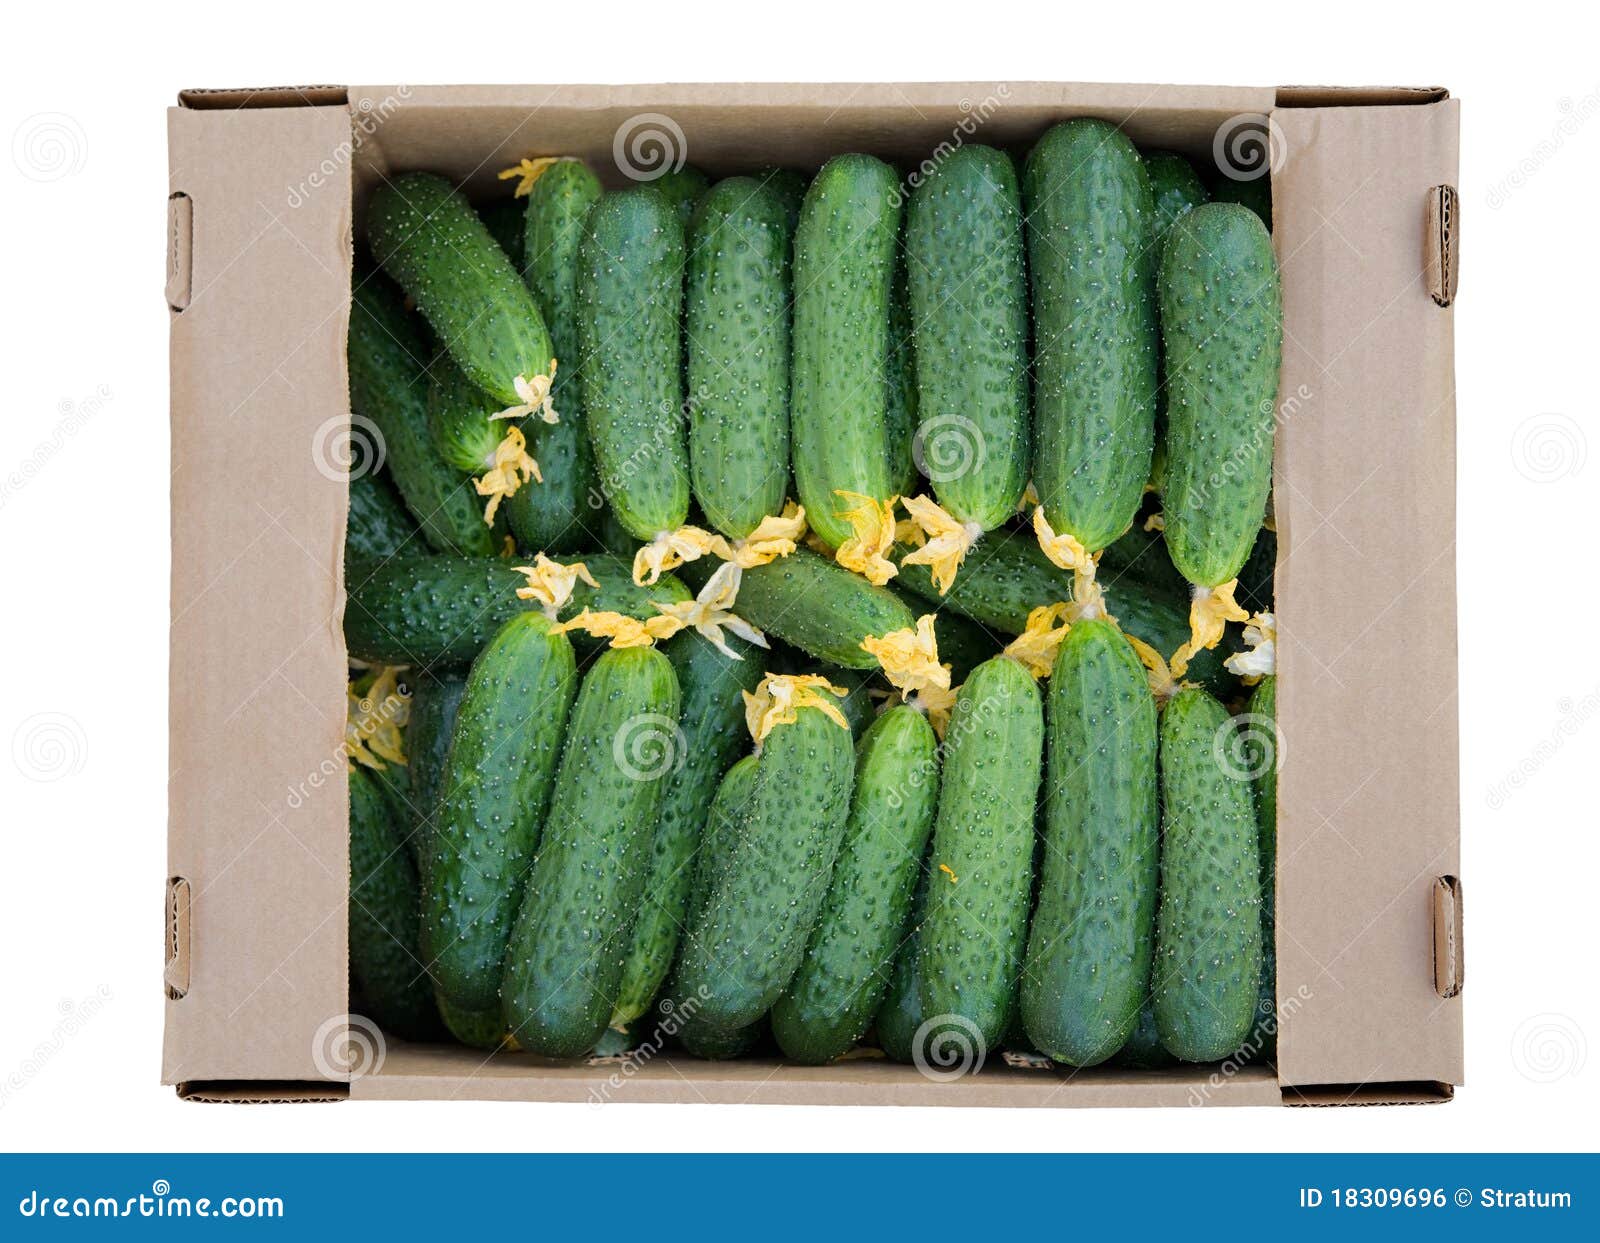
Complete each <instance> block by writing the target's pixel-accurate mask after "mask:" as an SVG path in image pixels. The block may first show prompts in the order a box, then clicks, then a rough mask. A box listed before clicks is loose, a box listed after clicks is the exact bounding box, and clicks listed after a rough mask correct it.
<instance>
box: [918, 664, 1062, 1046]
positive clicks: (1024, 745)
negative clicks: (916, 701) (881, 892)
mask: <svg viewBox="0 0 1600 1243" xmlns="http://www.w3.org/2000/svg"><path fill="white" fill-rule="evenodd" d="M1043 746H1044V709H1043V707H1042V705H1041V704H1040V700H1039V689H1038V687H1037V686H1035V685H1034V681H1033V676H1032V675H1031V674H1030V673H1029V672H1028V671H1027V670H1026V669H1024V668H1023V667H1022V666H1021V665H1020V664H1018V663H1017V662H1016V661H1014V660H1011V659H1010V658H1009V657H1005V656H999V657H996V658H995V659H994V660H990V661H986V662H985V663H984V664H981V665H979V666H978V668H977V669H976V670H974V671H973V674H972V676H971V677H970V678H968V679H967V681H966V683H965V684H964V685H963V686H962V687H961V690H960V693H959V694H958V695H957V697H956V705H955V711H954V713H953V714H952V716H951V719H950V725H949V727H948V729H947V730H946V732H945V740H944V752H943V769H942V771H941V774H940V785H939V813H938V818H937V819H936V820H935V822H934V829H933V854H932V862H933V867H934V874H933V875H932V877H931V878H930V880H929V882H928V909H927V912H926V914H925V915H924V917H923V921H922V932H921V937H922V949H921V958H920V960H919V962H918V970H919V971H920V972H921V975H922V992H921V1000H922V1010H923V1013H924V1014H926V1015H929V1016H933V1017H936V1018H939V1019H940V1020H942V1021H945V1020H948V1021H953V1022H955V1023H957V1024H959V1025H960V1026H962V1027H964V1028H966V1029H967V1031H968V1036H969V1037H970V1038H972V1039H973V1040H974V1041H975V1042H976V1043H977V1044H978V1045H979V1046H981V1048H982V1049H984V1050H989V1049H997V1048H999V1046H1000V1041H1001V1039H1002V1038H1003V1037H1004V1036H1005V1034H1006V1028H1007V1026H1008V1024H1009V1021H1010V1018H1011V1014H1012V1009H1013V1006H1014V1005H1015V1002H1016V995H1017V979H1018V975H1019V973H1020V971H1021V968H1022V956H1023V949H1024V943H1025V940H1026V937H1027V933H1028V901H1029V897H1030V895H1031V892H1032V886H1033V853H1034V798H1035V795H1036V793H1037V792H1038V788H1039V770H1040V761H1041V759H1042V755H1041V752H1042V750H1043Z"/></svg>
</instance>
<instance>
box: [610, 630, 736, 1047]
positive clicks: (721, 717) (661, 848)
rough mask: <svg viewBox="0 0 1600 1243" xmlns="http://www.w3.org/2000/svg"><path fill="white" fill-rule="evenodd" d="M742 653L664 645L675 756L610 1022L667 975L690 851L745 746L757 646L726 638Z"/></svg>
mask: <svg viewBox="0 0 1600 1243" xmlns="http://www.w3.org/2000/svg"><path fill="white" fill-rule="evenodd" d="M729 646H730V647H732V648H733V649H734V650H735V651H736V652H738V653H739V654H740V656H741V657H743V659H740V660H730V659H729V658H728V657H727V656H725V655H723V654H722V653H721V652H719V651H718V650H717V649H716V648H715V647H713V646H712V645H711V644H709V643H707V642H706V641H705V640H704V639H702V638H701V637H700V636H699V635H698V634H695V633H693V632H686V633H684V634H680V635H677V636H676V637H674V638H673V639H672V640H671V641H670V642H669V643H667V645H666V646H665V647H664V648H663V649H662V650H663V651H664V652H665V653H666V655H667V658H668V659H669V660H671V661H672V666H673V669H674V670H675V671H676V672H677V675H678V688H679V691H680V692H681V696H682V705H681V708H680V711H679V716H678V728H679V730H680V731H681V737H682V745H681V747H679V749H678V757H679V762H678V763H677V764H676V765H675V766H674V767H673V769H672V771H671V772H670V773H668V774H667V776H666V777H665V778H664V779H663V785H662V790H661V810H660V812H659V813H658V815H657V817H656V823H655V829H654V833H653V836H652V837H651V841H650V872H649V878H648V880H647V881H646V883H645V889H644V897H643V899H642V901H641V902H640V904H639V916H638V920H637V922H635V924H634V927H633V942H632V948H631V949H630V950H629V951H628V958H627V962H626V963H625V965H624V966H623V970H622V983H621V986H620V987H619V989H618V991H617V999H616V1004H615V1005H614V1006H613V1007H612V1010H611V1026H612V1027H618V1028H624V1027H627V1026H628V1024H630V1023H632V1022H633V1021H634V1020H635V1019H637V1018H639V1017H640V1016H641V1015H642V1014H644V1013H645V1012H646V1011H647V1010H648V1009H649V1007H650V1003H651V1002H652V1001H654V1000H655V996H656V990H657V989H659V988H660V987H661V984H662V981H663V980H665V979H666V976H667V972H668V970H669V969H670V968H671V966H672V957H673V955H674V954H675V953H676V952H677V949H678V934H679V931H680V929H681V928H682V927H683V925H684V920H685V918H686V915H687V911H688V904H689V888H690V884H691V882H692V880H693V878H694V857H695V851H696V849H697V848H698V846H699V844H700V835H701V832H702V831H703V830H704V828H705V824H706V818H707V816H708V814H709V813H710V810H711V802H712V799H713V798H714V797H715V795H716V792H717V787H718V785H719V784H720V783H721V780H722V775H723V773H725V772H726V771H727V769H728V767H729V765H731V764H732V763H733V761H734V759H735V758H736V757H737V756H738V754H739V752H740V750H741V749H743V747H744V746H745V743H746V741H747V739H748V735H747V734H746V733H745V731H744V698H743V696H742V695H741V694H740V692H742V691H753V690H755V688H756V684H757V683H758V682H760V681H761V674H762V668H761V655H762V654H761V652H760V651H759V650H758V649H756V648H754V647H751V646H749V645H748V644H746V643H744V642H742V641H741V640H739V639H732V640H730V642H729Z"/></svg>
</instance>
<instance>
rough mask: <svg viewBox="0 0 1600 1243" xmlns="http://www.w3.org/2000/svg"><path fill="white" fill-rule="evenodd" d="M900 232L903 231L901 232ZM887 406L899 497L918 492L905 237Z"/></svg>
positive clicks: (893, 304)
mask: <svg viewBox="0 0 1600 1243" xmlns="http://www.w3.org/2000/svg"><path fill="white" fill-rule="evenodd" d="M902 232H904V230H903V229H902ZM886 376H887V379H888V382H889V391H888V397H887V401H888V405H887V407H886V409H885V412H884V418H885V426H886V427H887V429H888V438H889V482H890V483H891V484H892V485H893V488H894V492H895V494H896V495H899V496H910V495H912V493H914V492H915V491H916V490H917V479H918V475H917V452H916V449H917V443H916V442H917V424H918V422H919V420H918V418H917V410H918V406H917V346H916V340H915V337H914V336H913V334H912V327H911V289H910V285H909V277H908V276H907V274H906V252H905V243H904V238H902V239H901V244H900V245H899V246H898V247H897V248H896V250H895V263H894V278H893V283H892V284H891V285H890V286H889V356H888V363H887V370H886Z"/></svg>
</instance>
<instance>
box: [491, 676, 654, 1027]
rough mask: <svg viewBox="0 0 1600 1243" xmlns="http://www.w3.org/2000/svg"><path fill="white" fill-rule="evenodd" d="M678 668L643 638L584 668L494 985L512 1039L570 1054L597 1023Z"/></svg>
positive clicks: (614, 978) (640, 871) (613, 974)
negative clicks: (535, 854)
mask: <svg viewBox="0 0 1600 1243" xmlns="http://www.w3.org/2000/svg"><path fill="white" fill-rule="evenodd" d="M678 705H679V692H678V677H677V675H676V674H675V673H674V672H673V671H672V663H671V662H670V661H669V660H668V659H667V658H666V657H665V656H664V655H662V654H661V653H660V652H658V651H656V650H655V649H654V648H652V647H630V648H611V649H608V650H607V651H606V652H604V653H603V654H602V655H601V656H600V658H599V659H598V660H596V661H595V662H594V664H593V665H592V666H590V669H589V672H588V673H587V674H585V675H584V679H583V687H582V689H581V690H580V691H579V693H578V701H577V703H576V704H574V705H573V709H572V719H571V722H570V724H569V725H568V727H567V738H566V743H565V744H564V746H563V747H562V751H561V768H560V771H559V772H558V773H557V774H556V782H555V791H554V793H553V794H552V795H551V797H550V812H549V815H547V816H546V817H545V821H544V830H543V833H542V835H541V838H540V842H539V856H538V859H537V861H536V862H535V863H534V866H533V872H532V874H531V876H530V877H529V878H528V885H527V892H526V894H525V895H524V897H523V899H522V909H521V910H520V911H519V912H518V914H517V923H516V927H515V928H514V929H513V930H512V933H511V942H510V945H509V946H508V948H507V950H506V955H505V978H504V982H503V985H502V989H501V1004H502V1006H503V1007H504V1011H505V1018H506V1026H507V1028H509V1029H510V1031H511V1034H512V1036H513V1037H514V1038H515V1039H516V1042H517V1044H518V1045H519V1046H520V1047H521V1048H523V1049H526V1050H527V1051H528V1052H529V1053H537V1054H540V1055H542V1056H545V1057H578V1056H579V1055H581V1054H583V1053H586V1052H588V1051H589V1050H590V1049H592V1048H594V1046H595V1043H596V1042H597V1041H598V1040H599V1039H600V1037H601V1035H602V1034H603V1033H604V1032H605V1029H606V1020H607V1018H608V1017H609V1016H610V1014H611V1005H612V1002H613V1001H615V999H616V997H617V988H618V985H619V984H620V983H621V981H622V968H623V963H624V960H625V959H626V958H627V954H628V947H629V944H630V940H629V938H630V937H631V935H632V930H633V923H634V919H635V917H636V915H637V913H638V909H639V904H640V899H641V898H642V897H643V893H644V883H645V877H646V874H647V873H648V871H649V866H650V835H651V832H652V831H653V829H654V828H655V823H656V816H657V812H658V810H659V808H660V802H661V787H662V785H663V781H662V779H663V778H664V777H665V776H666V774H667V772H668V771H669V769H670V768H671V767H672V763H673V759H674V757H675V755H676V749H677V746H678V743H677V742H676V740H675V739H676V734H677V729H678Z"/></svg>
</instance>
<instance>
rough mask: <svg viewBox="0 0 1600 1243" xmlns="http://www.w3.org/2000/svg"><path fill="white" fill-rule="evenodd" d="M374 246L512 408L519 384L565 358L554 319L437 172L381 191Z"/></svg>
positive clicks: (464, 366) (469, 369) (469, 367)
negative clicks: (550, 321)
mask: <svg viewBox="0 0 1600 1243" xmlns="http://www.w3.org/2000/svg"><path fill="white" fill-rule="evenodd" d="M367 241H368V243H369V244H370V245H371V247H372V253H373V254H374V255H375V256H377V259H378V262H379V264H381V265H382V267H383V270H384V271H385V272H387V273H388V274H389V275H390V276H391V277H393V278H394V279H395V280H396V281H397V282H398V283H399V285H400V287H401V288H402V289H404V290H405V291H406V293H408V294H409V295H411V299H412V301H414V302H415V303H416V304H417V310H419V311H421V312H422V317H423V318H424V319H426V320H427V321H428V323H429V325H431V326H432V328H433V331H434V334H435V335H436V336H437V337H438V338H439V343H440V344H441V345H443V346H444V348H445V349H446V350H448V351H449V353H450V357H452V358H453V359H455V361H456V365H457V366H459V367H460V368H461V370H462V371H464V372H466V374H467V377H468V378H469V379H470V380H471V381H472V382H473V383H474V384H476V385H477V386H478V387H479V388H481V389H482V390H483V391H484V392H486V393H488V394H490V396H492V397H493V398H494V399H495V400H497V401H499V402H500V404H501V406H502V408H503V407H506V406H512V405H515V404H517V403H518V402H520V401H521V400H522V398H521V396H520V395H519V394H518V392H517V388H516V381H517V378H518V377H519V376H520V377H532V376H535V375H546V374H548V373H549V371H550V360H551V359H552V358H554V357H555V350H554V348H553V347H552V346H551V344H550V333H549V332H548V331H547V330H546V328H545V323H544V317H543V316H541V315H540V314H539V308H538V307H537V306H535V305H534V301H533V298H532V297H530V296H529V294H528V290H527V287H526V286H525V285H524V284H523V283H522V278H521V277H520V275H518V272H517V269H516V268H514V267H513V266H512V264H511V260H510V259H509V258H508V257H507V256H506V253H505V251H503V250H501V249H500V247H499V246H498V245H497V244H496V243H495V240H494V238H493V237H492V236H491V235H490V233H489V230H488V229H487V228H486V227H485V226H484V223H483V221H482V220H480V219H478V216H477V213H476V212H474V211H473V210H472V205H471V204H470V203H468V202H467V200H466V198H465V197H463V196H462V194H461V193H460V191H458V190H456V189H455V188H454V187H453V186H452V185H451V184H450V183H449V182H448V181H446V180H444V178H442V177H436V176H434V175H433V174H432V173H402V174H401V175H400V176H398V177H396V178H395V179H394V180H393V181H386V182H384V183H383V184H382V185H380V186H379V187H378V188H377V189H376V190H374V191H373V194H372V200H371V202H370V203H369V204H368V205H367Z"/></svg>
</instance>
